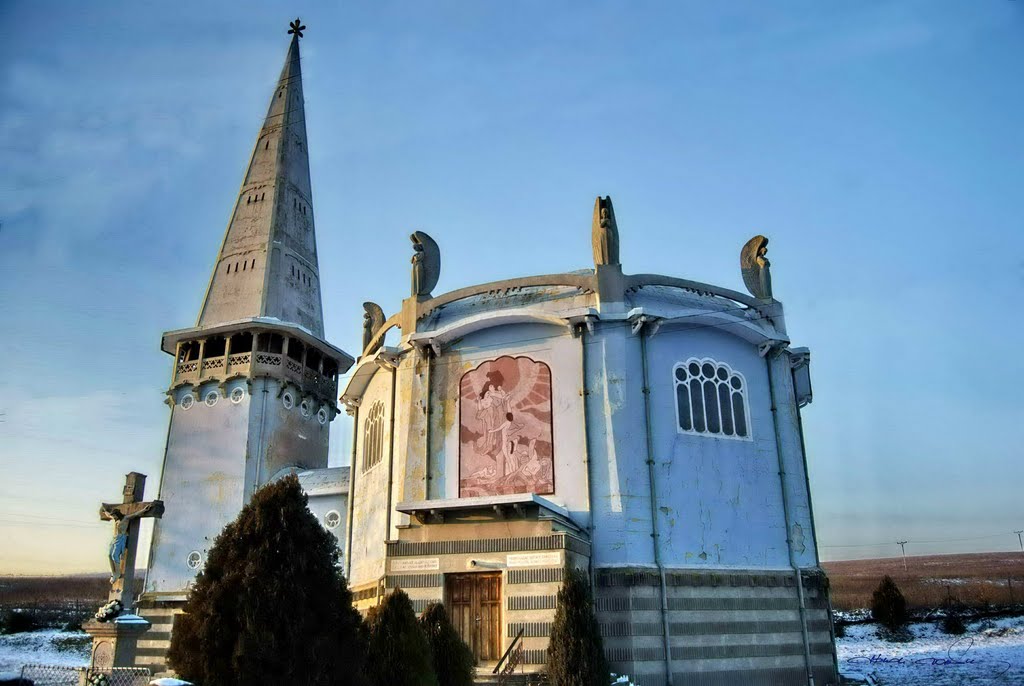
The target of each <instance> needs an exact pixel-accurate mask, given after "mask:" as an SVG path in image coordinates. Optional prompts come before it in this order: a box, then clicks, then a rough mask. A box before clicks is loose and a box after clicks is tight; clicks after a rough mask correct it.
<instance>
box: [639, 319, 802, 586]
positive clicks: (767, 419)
mask: <svg viewBox="0 0 1024 686" xmlns="http://www.w3.org/2000/svg"><path fill="white" fill-rule="evenodd" d="M647 351H648V356H649V359H648V370H649V380H650V385H651V394H650V398H651V408H652V412H651V432H652V437H653V447H654V461H655V478H656V480H657V486H658V491H659V492H658V501H659V502H658V518H659V522H658V526H659V530H660V534H661V541H662V557H663V561H664V564H666V565H669V566H687V565H696V566H709V565H710V566H737V567H743V568H757V567H766V568H785V567H788V566H789V557H788V552H787V549H786V533H785V523H784V518H783V511H782V491H781V486H780V481H779V476H778V471H779V466H778V454H777V452H776V440H775V428H774V426H773V422H772V412H771V397H770V395H769V390H768V373H767V368H766V366H765V361H764V359H763V358H761V357H760V356H759V355H758V352H757V348H755V347H754V346H753V345H752V344H750V343H748V342H746V341H744V340H741V339H739V338H736V337H734V336H732V335H730V334H728V333H724V332H722V331H720V330H718V329H715V328H711V327H705V328H697V329H689V330H687V329H678V328H677V329H672V328H667V329H663V330H662V331H661V332H660V333H658V334H657V335H656V336H654V337H650V338H648V341H647ZM690 357H696V358H705V357H709V358H712V359H714V360H716V361H717V362H724V363H727V364H728V365H729V366H730V367H731V368H732V369H733V370H735V371H738V372H740V373H741V374H742V375H743V377H744V378H745V380H746V385H747V400H748V405H749V419H750V425H751V435H750V440H746V439H737V438H725V437H721V436H707V435H694V434H687V433H681V432H680V431H679V430H678V428H677V420H676V410H675V383H674V378H673V367H674V366H675V365H676V364H677V363H680V362H685V361H686V360H687V359H688V358H690Z"/></svg>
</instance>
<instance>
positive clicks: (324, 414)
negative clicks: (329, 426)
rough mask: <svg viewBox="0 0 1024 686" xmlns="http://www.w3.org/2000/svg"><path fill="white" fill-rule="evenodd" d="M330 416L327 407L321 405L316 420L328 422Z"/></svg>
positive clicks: (322, 422) (323, 422)
mask: <svg viewBox="0 0 1024 686" xmlns="http://www.w3.org/2000/svg"><path fill="white" fill-rule="evenodd" d="M328 419H330V417H329V416H328V415H327V408H326V407H321V408H320V411H319V412H317V413H316V420H317V421H318V422H320V423H321V424H326V423H327V420H328Z"/></svg>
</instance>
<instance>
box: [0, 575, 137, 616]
mask: <svg viewBox="0 0 1024 686" xmlns="http://www.w3.org/2000/svg"><path fill="white" fill-rule="evenodd" d="M108 578H109V577H108V575H106V574H81V575H73V576H5V577H0V612H3V611H6V610H14V609H17V610H22V611H24V612H26V613H27V614H28V615H30V616H31V617H32V619H33V621H34V622H35V623H36V624H37V625H38V626H51V627H60V626H65V625H68V624H72V625H76V624H79V623H81V622H82V620H84V619H87V618H88V617H89V616H90V615H92V613H94V612H95V611H96V610H97V609H99V607H100V605H102V604H103V603H105V602H107V592H108V591H109V590H110V583H109V581H108ZM140 581H141V580H140V579H136V584H140ZM138 590H142V589H141V587H139V588H138Z"/></svg>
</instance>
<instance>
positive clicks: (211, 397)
mask: <svg viewBox="0 0 1024 686" xmlns="http://www.w3.org/2000/svg"><path fill="white" fill-rule="evenodd" d="M203 400H204V402H206V405H207V407H213V406H214V405H216V404H217V401H218V400H220V394H219V393H218V392H217V391H210V392H209V393H207V394H206V397H205V398H204V399H203Z"/></svg>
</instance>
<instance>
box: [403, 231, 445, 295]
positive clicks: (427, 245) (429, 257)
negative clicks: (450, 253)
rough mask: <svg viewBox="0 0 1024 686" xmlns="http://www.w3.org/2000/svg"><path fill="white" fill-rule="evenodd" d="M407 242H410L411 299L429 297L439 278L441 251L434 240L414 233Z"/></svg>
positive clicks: (425, 235)
mask: <svg viewBox="0 0 1024 686" xmlns="http://www.w3.org/2000/svg"><path fill="white" fill-rule="evenodd" d="M409 240H411V241H412V247H413V251H414V252H413V254H412V295H413V297H430V292H431V291H432V290H434V286H436V285H437V280H438V279H439V278H440V277H441V250H440V248H438V247H437V243H436V242H434V239H433V238H431V237H430V236H428V235H427V234H425V233H423V232H422V231H416V232H415V233H413V234H412V235H411V236H409Z"/></svg>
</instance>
